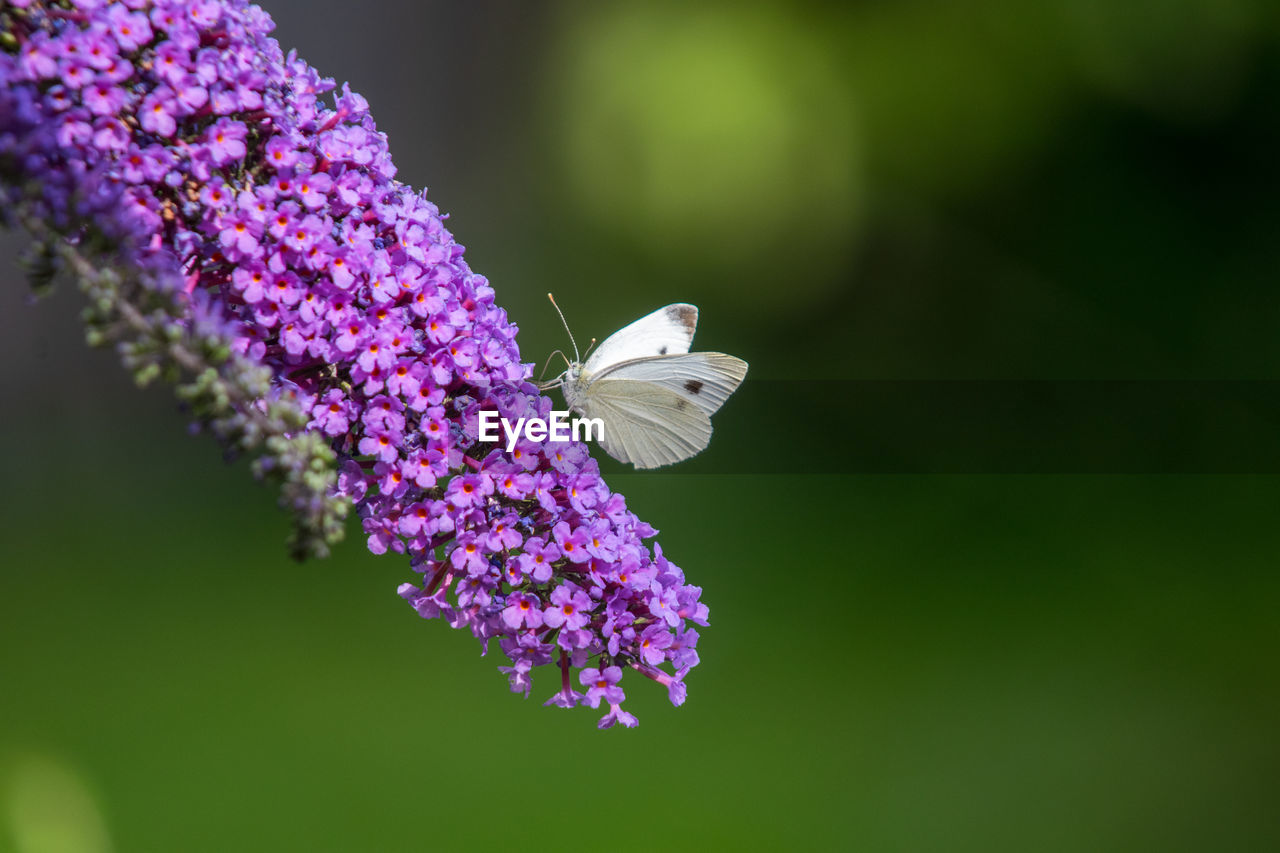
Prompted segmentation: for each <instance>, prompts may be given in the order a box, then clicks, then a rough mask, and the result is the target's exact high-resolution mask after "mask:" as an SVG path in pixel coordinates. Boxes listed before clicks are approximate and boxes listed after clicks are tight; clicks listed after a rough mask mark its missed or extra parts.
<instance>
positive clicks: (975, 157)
mask: <svg viewBox="0 0 1280 853" xmlns="http://www.w3.org/2000/svg"><path fill="white" fill-rule="evenodd" d="M267 9H268V11H270V12H271V13H272V15H273V16H274V17H275V19H276V21H277V24H278V29H277V37H278V38H279V39H280V41H281V42H282V44H283V45H284V46H285V47H286V48H288V47H296V48H298V50H299V51H300V53H301V54H302V55H303V56H304V57H305V58H306V59H307V60H309V61H310V62H311V63H312V64H314V65H316V66H317V67H318V68H319V69H320V70H321V71H322V72H323V73H324V74H326V75H329V76H333V77H335V78H336V79H337V80H338V81H339V82H342V81H344V80H346V81H350V83H351V85H352V87H353V88H354V89H355V90H356V91H359V92H361V93H362V94H364V95H365V96H366V97H367V98H368V99H369V101H370V103H371V105H372V109H373V113H374V116H375V117H376V119H377V121H378V124H379V127H380V129H382V130H384V131H386V132H387V133H388V134H389V137H390V142H391V150H392V153H393V155H394V157H395V159H396V162H397V164H398V166H399V168H400V177H401V178H402V179H403V180H405V181H406V182H408V183H410V184H412V185H414V186H419V187H421V186H427V187H429V188H430V194H431V197H432V198H433V199H434V200H435V201H436V202H437V203H438V204H440V205H441V207H442V208H443V209H445V210H447V211H449V212H450V213H451V214H452V216H451V219H450V220H449V225H450V227H451V228H452V230H453V231H454V233H455V235H456V236H457V238H458V239H459V240H460V242H462V243H463V244H465V245H466V246H467V247H468V253H467V257H468V258H469V260H470V262H471V264H472V266H473V267H474V268H475V269H477V270H478V271H481V272H483V273H485V274H486V275H488V276H489V277H490V279H491V281H492V282H493V284H494V286H495V287H496V288H497V291H498V296H499V300H500V302H501V303H502V304H503V305H504V306H505V307H506V308H507V309H508V310H509V312H510V314H511V316H512V317H513V319H514V320H515V321H516V322H517V323H519V325H520V326H521V328H522V332H521V345H522V348H523V352H524V354H525V358H526V359H527V360H529V361H539V362H540V361H541V359H542V358H544V357H545V356H546V354H547V353H549V352H550V351H551V350H552V349H554V348H557V347H561V346H563V345H564V337H563V331H562V330H561V328H560V326H559V321H558V320H557V319H556V318H555V316H554V314H553V313H552V312H551V311H550V309H549V307H548V306H547V304H546V301H545V293H546V292H547V291H549V290H552V291H555V293H556V294H557V297H558V299H559V301H560V304H561V305H562V306H563V307H564V309H565V312H566V314H567V315H568V317H569V320H570V322H571V323H572V325H573V327H574V330H575V332H576V333H577V335H578V337H579V338H580V339H586V338H589V337H591V336H592V335H596V336H603V335H605V334H607V333H608V332H610V331H611V330H613V329H616V328H618V327H619V326H621V325H622V324H623V323H625V322H627V321H629V320H631V319H633V318H635V317H637V316H639V315H640V314H642V313H645V312H647V311H648V310H651V309H652V308H654V307H656V306H658V305H662V304H665V303H667V302H671V301H690V302H694V303H697V304H698V305H699V306H700V307H701V310H702V326H701V330H700V332H699V339H698V341H699V348H703V349H719V350H724V351H727V352H731V353H735V354H738V355H741V356H743V357H745V358H746V359H748V360H749V361H750V362H751V365H752V367H751V370H752V381H749V382H748V383H747V385H746V386H744V388H743V390H742V391H741V392H740V395H739V396H740V397H741V398H742V400H741V401H740V400H738V399H735V400H732V401H730V403H729V404H728V405H727V406H726V407H725V409H724V410H723V411H722V412H721V413H720V414H719V415H718V416H717V420H716V425H717V434H718V435H719V436H721V437H722V440H721V441H717V442H713V444H712V447H711V448H710V449H709V450H708V451H707V454H706V455H707V457H708V458H709V459H712V460H714V459H715V458H716V456H715V455H716V453H717V449H718V448H719V447H725V448H734V451H733V452H734V453H737V454H741V453H742V450H741V448H743V447H744V446H745V447H748V448H753V450H751V451H749V452H756V453H759V454H761V455H762V456H767V457H770V458H774V459H776V458H778V457H781V458H783V459H797V460H805V461H804V462H803V464H800V463H797V468H798V469H802V470H804V471H806V472H809V473H805V474H804V475H795V476H787V475H785V474H770V475H764V474H753V473H751V472H752V468H751V466H750V465H747V464H743V465H742V466H740V470H741V471H742V473H738V474H732V475H713V474H698V473H688V472H684V473H682V472H679V471H676V472H674V473H652V474H645V475H638V474H626V473H622V472H619V473H615V474H614V475H612V476H611V483H612V484H613V485H614V486H615V487H616V488H618V489H619V490H620V491H622V492H624V493H625V494H626V495H627V497H628V499H629V502H630V504H631V505H632V507H633V508H634V509H636V510H637V512H638V513H639V514H640V515H641V516H642V517H643V518H645V519H647V520H649V521H651V522H652V523H653V524H654V525H655V526H656V527H658V528H660V529H661V536H660V537H659V539H660V541H661V542H662V544H663V547H664V549H666V550H667V552H668V553H670V554H671V555H672V556H673V558H674V559H675V561H676V562H678V563H680V564H681V565H682V566H684V567H685V569H686V571H687V572H688V574H689V576H690V577H691V579H693V580H694V582H696V583H699V584H701V585H702V586H703V587H704V599H705V600H706V601H707V602H708V603H709V604H710V606H711V613H712V625H711V627H710V628H708V629H706V630H704V631H703V632H702V634H703V640H702V644H701V647H700V648H701V651H702V656H703V665H702V666H701V667H700V668H698V669H697V670H695V672H694V674H693V676H692V677H691V680H690V698H689V701H688V703H687V704H686V705H685V706H683V707H681V708H671V707H670V706H669V705H668V704H667V703H666V700H665V697H664V696H663V695H662V693H663V691H661V690H660V689H658V688H656V687H655V686H653V685H650V684H648V683H647V682H646V683H643V684H642V683H640V682H641V681H643V679H640V678H638V677H632V678H629V679H627V686H628V692H629V694H630V700H629V701H630V708H631V710H632V711H634V712H635V713H637V714H638V715H639V717H640V727H639V728H637V729H635V730H631V731H623V730H615V731H609V732H604V733H600V732H597V731H596V730H595V728H594V722H595V716H596V715H593V714H592V713H591V712H590V711H587V710H579V711H575V712H564V711H561V710H558V709H544V708H541V707H539V704H538V703H539V702H540V701H541V700H542V699H543V698H545V696H546V695H548V694H549V693H550V691H551V683H550V681H549V680H548V679H547V677H545V676H544V677H543V679H542V680H541V681H535V698H533V699H530V700H528V701H525V700H523V699H521V698H520V697H519V696H517V695H513V694H510V693H508V692H507V687H506V683H505V679H504V678H503V677H502V676H501V675H499V674H498V673H497V671H496V666H497V665H498V663H499V662H500V661H498V660H496V659H495V658H494V657H489V658H486V659H481V658H480V657H479V656H478V647H477V645H476V643H475V642H474V640H472V639H471V638H470V636H466V635H463V634H461V633H458V632H454V631H450V630H449V629H448V628H447V627H446V626H445V625H443V624H440V623H438V622H424V621H422V620H420V619H418V618H417V617H416V615H415V614H414V613H413V612H412V610H411V609H409V608H408V607H407V606H406V605H405V604H404V603H403V602H402V601H401V600H400V599H399V598H397V597H396V595H395V588H396V585H397V584H398V583H400V582H401V581H403V580H405V579H407V578H408V577H409V576H410V573H409V571H408V568H407V565H406V564H405V562H404V561H403V560H402V559H399V558H396V557H393V556H388V557H381V558H378V557H374V556H372V555H370V554H369V553H367V552H366V551H365V549H364V547H363V544H362V542H361V541H360V537H359V536H358V535H353V537H352V538H351V539H350V540H349V541H348V542H347V543H346V544H345V546H344V547H342V548H341V549H340V550H339V551H338V552H337V553H336V554H335V555H334V556H333V557H332V558H331V559H328V560H326V561H322V562H315V563H309V564H305V565H298V564H294V563H292V562H290V561H289V560H288V559H287V558H286V556H285V550H284V547H283V538H284V535H285V532H286V522H285V520H284V519H283V517H282V516H281V515H280V514H279V513H278V512H277V511H276V510H275V508H274V497H273V495H271V494H270V493H269V491H267V490H265V489H262V488H260V487H258V486H256V485H254V484H253V483H252V482H251V481H250V478H249V477H248V475H247V471H246V469H245V466H244V465H243V463H237V464H226V463H224V461H223V460H222V458H221V456H220V452H219V451H218V449H217V448H216V447H215V446H214V444H213V443H212V442H211V441H210V440H208V439H207V438H201V437H197V438H192V437H189V436H188V435H186V430H185V425H184V421H183V418H182V416H181V415H180V414H179V413H178V412H177V411H176V409H175V406H174V404H173V401H172V398H171V397H170V396H169V395H168V394H167V392H165V391H164V390H152V391H148V392H145V393H139V392H137V391H135V390H134V389H133V388H132V387H131V386H130V383H129V382H128V380H127V378H126V376H125V374H124V372H123V371H122V370H121V369H120V367H119V366H118V364H117V363H116V360H115V358H114V356H113V355H112V354H111V353H109V352H99V351H91V350H88V349H87V348H86V347H85V346H84V344H83V342H82V336H81V333H80V330H79V328H78V321H77V317H76V315H77V312H78V310H79V305H80V302H79V296H78V294H77V293H75V292H74V289H73V288H69V287H66V286H63V287H62V288H61V289H60V290H59V291H58V292H56V293H55V294H54V295H53V296H52V297H51V298H49V299H47V300H44V301H41V302H39V303H37V304H35V305H34V306H32V305H28V304H27V300H26V298H25V291H24V289H23V285H22V282H21V277H20V274H19V273H18V271H17V269H16V267H14V266H13V265H10V264H8V262H7V260H6V267H5V269H4V272H3V274H4V276H5V279H6V282H7V284H6V286H5V287H4V288H3V290H2V291H0V293H2V294H3V295H2V296H0V299H3V302H2V303H0V401H2V402H0V411H2V412H3V415H4V416H3V418H2V419H0V440H2V441H3V444H2V445H0V446H3V448H4V451H5V452H4V457H3V462H2V463H0V472H2V473H0V478H2V479H0V482H2V485H3V488H0V534H2V535H0V850H7V851H15V853H36V852H37V851H38V852H39V853H69V852H70V851H87V853H97V851H107V850H117V851H135V850H141V851H151V850H184V851H224V850H272V851H275V850H309V851H320V850H325V851H329V850H332V851H349V850H386V851H399V850H406V851H407V850H421V849H449V850H454V849H487V848H506V849H509V848H511V847H520V848H527V849H561V848H565V847H568V846H574V847H591V848H594V847H602V848H609V849H616V850H654V849H668V850H704V849H709V848H711V847H713V846H715V847H723V848H726V849H739V850H747V849H759V850H773V849H784V848H785V849H824V850H835V849H862V850H904V851H908V850H910V851H914V850H947V851H956V850H981V851H991V850H1016V851H1028V850H1034V851H1083V850H1088V851H1108V850H1114V851H1129V850H1138V849H1150V850H1165V851H1173V850H1187V851H1193V850H1194V851H1200V850H1233V851H1245V850H1274V849H1277V847H1278V846H1280V810H1277V809H1276V807H1275V792H1276V791H1277V790H1280V729H1278V727H1277V721H1278V720H1280V665H1278V664H1277V653H1278V652H1280V622H1278V621H1277V616H1276V613H1277V605H1280V579H1278V576H1277V573H1276V566H1277V555H1280V526H1278V525H1277V524H1276V523H1275V508H1276V506H1277V501H1278V500H1280V480H1278V479H1277V478H1276V477H1275V476H1267V475H1262V474H1255V475H1249V474H1247V473H1246V474H1237V475H1233V476H1223V475H1208V474H1204V475H1189V474H1178V475H1174V474H1167V473H1166V474H1160V473H1151V474H1148V475H1142V476H1138V475H1121V474H1110V475H1108V474H1096V473H1095V474H1090V475H1080V474H1072V473H1069V472H1054V471H1045V472H1042V473H1037V474H1032V475H1024V476H1001V475H996V474H990V473H982V472H974V473H956V472H945V471H944V472H937V473H916V474H910V475H909V474H880V475H867V474H858V473H857V472H851V471H849V470H842V469H841V468H840V466H839V465H833V467H832V470H833V471H835V472H837V473H832V474H830V475H825V476H824V475H821V474H815V473H812V472H813V471H815V470H820V469H821V465H815V464H814V462H813V460H814V459H821V458H822V457H823V455H827V456H832V455H833V454H838V453H839V447H840V445H839V440H838V433H837V434H836V435H835V437H834V438H833V436H832V435H831V434H830V433H828V434H826V437H825V438H823V439H821V440H819V439H818V438H817V437H816V436H815V434H814V431H813V426H814V425H813V424H810V423H803V422H797V421H796V420H795V419H793V418H791V417H789V412H790V411H792V410H793V409H792V402H793V401H792V400H791V399H789V398H790V397H791V396H792V395H796V396H798V395H810V394H813V393H815V391H814V389H815V388H822V387H827V388H836V389H838V388H839V387H840V386H839V383H840V381H842V380H852V379H859V380H866V379H875V380H880V379H885V380H914V379H948V380H975V381H978V380H998V379H1020V380H1048V379H1088V380H1095V379H1151V380H1171V381H1179V380H1221V379H1255V380H1270V379H1276V378H1278V377H1280V334H1277V331H1280V298H1277V287H1276V276H1277V272H1278V271H1280V239H1277V236H1278V235H1280V204H1278V203H1277V201H1276V193H1277V189H1280V165H1278V162H1280V158H1278V157H1277V152H1280V7H1277V6H1276V4H1274V3H1273V2H1270V0H1126V1H1125V2H1123V3H1116V2H1111V0H1041V2H1038V3H1034V4H1028V3H1022V2H1016V0H967V2H959V0H957V2H924V0H904V2H895V3H884V2H849V3H845V4H840V5H839V6H835V5H831V4H825V3H781V2H760V3H746V4H743V3H699V4H685V3H668V2H647V3H644V4H594V3H587V2H521V3H510V2H502V0H471V2H468V3H465V4H463V3H441V2H430V3H422V2H408V0H404V2H392V0H363V2H360V3H351V2H346V0H270V2H268V3H267ZM21 245H22V244H21V241H20V240H17V239H15V238H13V237H7V238H5V239H4V242H3V244H2V245H0V250H2V251H0V256H2V257H4V258H6V259H8V258H13V257H15V256H16V254H17V252H18V251H19V249H20V248H21ZM755 380H765V381H762V382H755ZM752 395H771V397H770V398H769V405H768V406H765V407H761V406H760V405H759V398H756V403H757V404H756V405H755V406H754V407H753V406H752V405H750V401H751V399H752ZM735 411H740V412H743V413H746V412H749V411H750V412H756V413H759V412H764V413H765V414H764V415H760V414H754V415H751V416H750V417H746V416H744V417H741V418H737V417H735ZM862 416H863V417H865V418H866V419H868V420H869V421H872V422H874V419H875V418H876V413H875V412H874V411H867V412H865V413H863V415H862ZM354 533H355V531H354V530H353V534H354Z"/></svg>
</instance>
